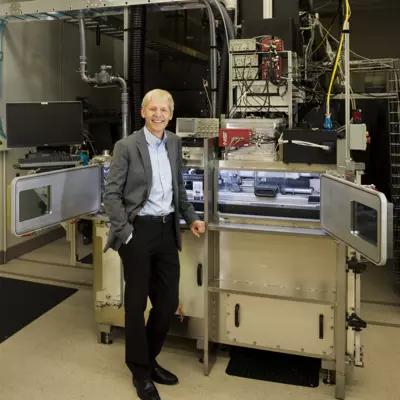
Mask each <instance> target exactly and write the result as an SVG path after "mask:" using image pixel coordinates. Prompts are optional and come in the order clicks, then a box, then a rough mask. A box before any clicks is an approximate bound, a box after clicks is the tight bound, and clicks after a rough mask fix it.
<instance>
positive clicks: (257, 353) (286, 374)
mask: <svg viewBox="0 0 400 400" xmlns="http://www.w3.org/2000/svg"><path fill="white" fill-rule="evenodd" d="M230 357H231V358H230V361H229V364H228V366H227V368H226V373H227V374H229V375H235V376H240V377H242V378H250V379H259V380H263V381H271V382H279V383H285V384H290V385H297V386H307V387H317V386H318V384H319V371H320V369H321V360H319V359H316V358H311V357H302V356H296V355H291V354H283V353H276V352H271V351H262V350H254V349H247V348H243V347H234V346H233V347H232V348H231V350H230Z"/></svg>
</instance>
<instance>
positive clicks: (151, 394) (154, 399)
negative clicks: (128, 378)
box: [132, 377, 161, 400]
mask: <svg viewBox="0 0 400 400" xmlns="http://www.w3.org/2000/svg"><path fill="white" fill-rule="evenodd" d="M132 382H133V386H135V387H136V393H137V395H138V396H139V398H140V399H142V400H161V399H160V395H159V394H158V391H157V388H156V387H155V386H154V383H153V382H152V380H151V379H150V378H145V379H135V378H134V377H132Z"/></svg>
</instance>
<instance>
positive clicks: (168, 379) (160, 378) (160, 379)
mask: <svg viewBox="0 0 400 400" xmlns="http://www.w3.org/2000/svg"><path fill="white" fill-rule="evenodd" d="M151 379H153V381H154V382H157V383H161V384H162V385H176V384H177V383H178V377H177V376H176V375H174V374H173V373H172V372H169V371H167V370H166V369H164V368H162V367H160V366H159V365H158V364H156V366H155V367H154V368H153V369H152V371H151Z"/></svg>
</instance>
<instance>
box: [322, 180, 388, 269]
mask: <svg viewBox="0 0 400 400" xmlns="http://www.w3.org/2000/svg"><path fill="white" fill-rule="evenodd" d="M354 202H357V203H359V204H362V205H365V206H367V207H369V208H371V209H373V210H374V211H376V224H377V225H376V233H377V237H376V244H374V243H371V242H370V241H368V240H367V239H366V238H363V237H362V236H361V235H359V234H358V232H353V230H352V228H353V227H352V221H351V220H352V218H353V217H352V213H353V209H352V203H354ZM338 210H340V213H339V214H338V213H337V211H338ZM387 216H388V212H387V200H386V197H385V195H384V194H382V193H380V192H377V191H376V190H372V189H369V188H366V187H363V186H361V185H357V184H355V183H352V182H348V181H346V180H344V179H340V178H337V177H334V176H332V175H326V174H323V175H322V176H321V226H322V228H323V229H325V230H326V231H327V232H328V233H329V234H330V235H332V236H334V237H336V238H337V239H338V240H340V241H342V242H344V243H346V244H347V245H348V246H351V247H352V248H353V249H354V250H356V251H359V252H360V253H361V254H362V255H363V256H364V257H366V258H368V259H369V260H371V261H372V262H373V263H374V264H377V265H385V264H386V259H387V250H388V245H387V233H388V232H387Z"/></svg>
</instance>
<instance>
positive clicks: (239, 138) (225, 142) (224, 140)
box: [219, 128, 251, 147]
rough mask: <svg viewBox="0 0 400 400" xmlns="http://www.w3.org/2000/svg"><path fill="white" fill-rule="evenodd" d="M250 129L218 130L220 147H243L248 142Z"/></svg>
mask: <svg viewBox="0 0 400 400" xmlns="http://www.w3.org/2000/svg"><path fill="white" fill-rule="evenodd" d="M250 135H251V129H234V128H225V129H220V130H219V146H220V147H243V146H244V145H245V144H249V142H250Z"/></svg>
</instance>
